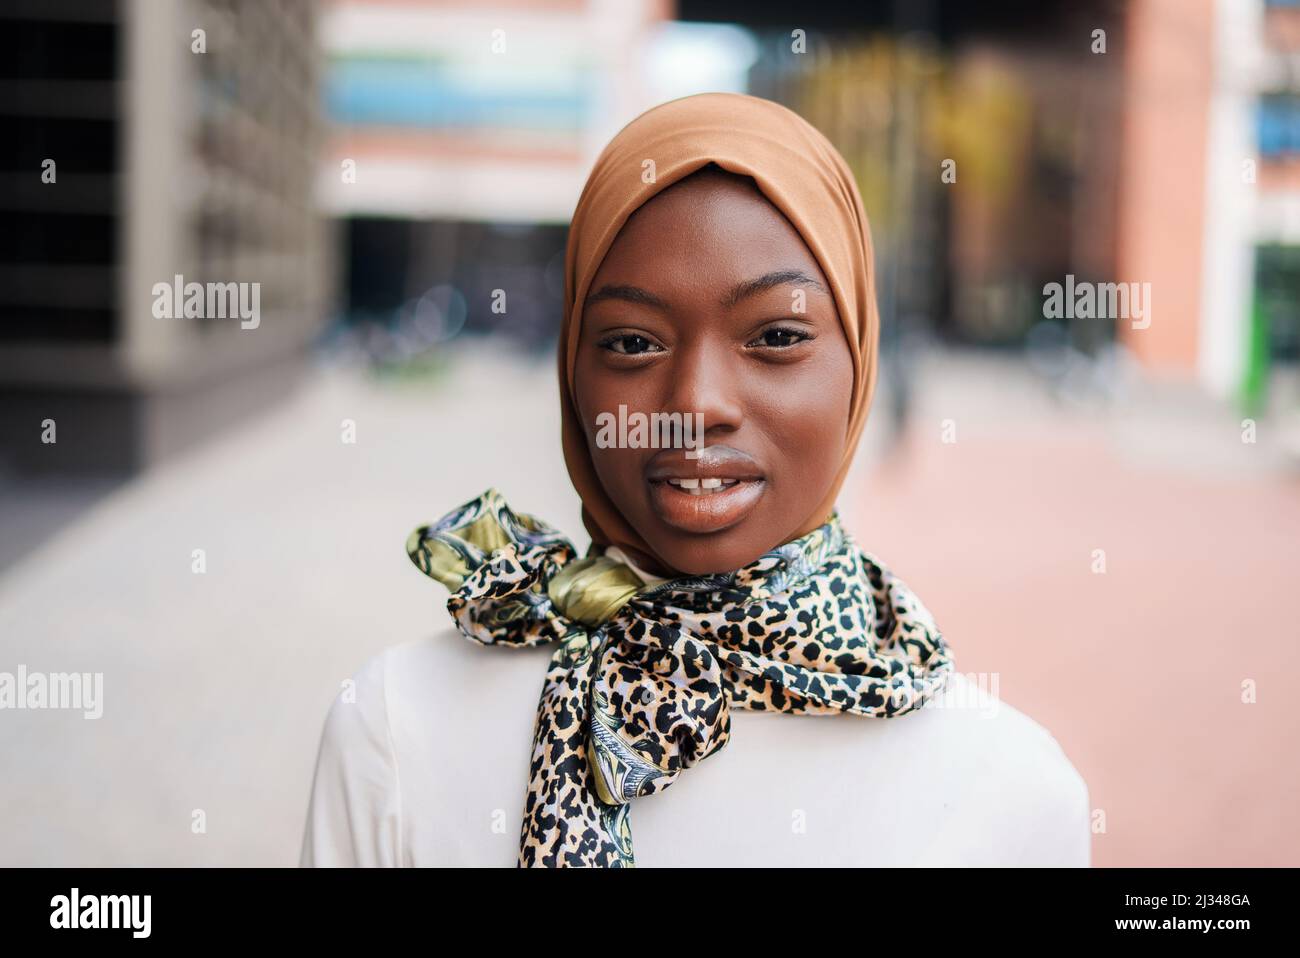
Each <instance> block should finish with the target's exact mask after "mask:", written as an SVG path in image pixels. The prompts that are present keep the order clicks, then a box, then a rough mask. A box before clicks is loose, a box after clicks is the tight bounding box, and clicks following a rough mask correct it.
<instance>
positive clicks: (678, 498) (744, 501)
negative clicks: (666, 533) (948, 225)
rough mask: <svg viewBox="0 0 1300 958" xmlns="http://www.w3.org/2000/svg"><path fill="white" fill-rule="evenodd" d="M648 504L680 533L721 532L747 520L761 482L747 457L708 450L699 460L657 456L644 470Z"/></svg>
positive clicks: (760, 494)
mask: <svg viewBox="0 0 1300 958" xmlns="http://www.w3.org/2000/svg"><path fill="white" fill-rule="evenodd" d="M646 483H647V486H648V488H649V495H650V504H651V506H652V508H653V509H654V512H655V514H656V515H657V516H658V517H659V518H660V519H661V520H663V522H664V523H666V524H667V525H670V526H672V527H673V528H675V529H680V530H681V531H683V532H691V533H696V534H704V533H710V532H721V531H722V530H724V529H727V528H729V527H731V526H734V525H735V524H736V523H738V522H740V521H741V520H742V519H744V518H745V517H746V516H748V515H749V514H750V513H751V512H752V511H753V510H754V508H755V507H756V506H757V505H758V502H759V500H760V499H762V497H763V493H764V491H765V490H766V488H767V479H766V477H765V476H764V474H763V471H762V469H760V468H759V467H758V464H757V463H755V462H754V460H753V459H752V458H751V457H750V456H749V455H747V454H745V453H743V452H740V451H739V450H736V449H732V448H731V447H728V446H709V447H707V448H706V449H705V451H704V453H703V455H701V457H700V458H699V459H686V458H685V457H683V456H682V455H681V454H680V452H678V453H676V454H674V453H672V452H668V451H667V450H665V452H663V453H660V454H659V455H657V456H655V457H654V458H653V459H652V460H651V461H650V464H649V468H647V470H646Z"/></svg>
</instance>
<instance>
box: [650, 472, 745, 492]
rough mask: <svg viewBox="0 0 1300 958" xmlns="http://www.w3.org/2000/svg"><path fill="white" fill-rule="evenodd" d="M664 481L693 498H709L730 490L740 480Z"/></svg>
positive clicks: (707, 478) (715, 478)
mask: <svg viewBox="0 0 1300 958" xmlns="http://www.w3.org/2000/svg"><path fill="white" fill-rule="evenodd" d="M664 481H665V482H667V483H668V484H669V485H670V486H676V487H677V488H678V489H681V490H682V491H684V492H689V493H690V494H691V495H693V496H710V495H713V494H714V493H717V492H721V491H722V490H724V489H730V488H731V487H732V486H734V485H735V484H736V483H738V482H740V481H741V480H740V479H722V478H719V477H717V476H705V477H704V478H703V479H665V480H664Z"/></svg>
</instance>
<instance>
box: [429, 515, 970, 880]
mask: <svg viewBox="0 0 1300 958" xmlns="http://www.w3.org/2000/svg"><path fill="white" fill-rule="evenodd" d="M596 548H598V547H595V546H593V550H594V549H596ZM406 549H407V553H408V555H409V556H410V557H411V560H412V561H413V562H414V563H415V564H416V566H417V567H418V568H419V569H420V571H421V572H423V573H425V574H426V575H428V576H430V577H432V578H434V579H437V580H438V581H439V582H441V583H443V584H444V585H445V586H447V588H448V589H449V590H451V597H450V598H449V599H448V600H447V610H448V611H449V612H450V613H451V616H452V618H453V619H454V620H455V622H456V625H457V627H458V628H459V629H460V631H461V632H462V633H463V634H464V635H465V636H466V637H467V638H469V639H471V640H472V641H475V642H480V643H482V644H484V645H500V646H539V645H554V646H555V652H554V654H553V655H552V656H551V660H550V665H549V667H548V669H547V672H546V678H545V682H544V684H543V687H542V695H541V700H540V701H539V703H538V708H537V722H536V727H535V730H534V736H533V749H532V760H531V765H530V768H529V777H528V794H527V800H526V804H525V808H524V821H523V830H522V834H521V836H520V848H519V860H518V864H519V865H520V866H521V867H522V866H547V867H556V866H631V865H633V864H634V858H633V854H632V833H631V827H630V823H629V820H628V812H629V809H630V804H629V803H630V802H631V801H632V800H633V799H635V798H643V797H645V796H647V795H653V794H655V793H656V792H660V791H662V790H663V789H665V788H667V787H668V786H669V785H671V784H672V783H673V782H674V781H675V780H676V778H677V776H678V775H680V774H681V773H682V772H684V771H685V770H686V769H689V768H691V767H692V766H694V765H695V764H697V763H698V762H701V761H703V760H704V759H706V758H708V757H709V756H710V755H713V754H715V753H716V752H717V751H718V750H719V749H721V748H722V747H723V746H724V745H726V744H727V741H728V739H729V738H730V735H731V709H733V708H740V709H750V710H754V711H773V712H786V713H808V714H827V713H846V714H850V715H857V716H874V717H881V718H890V717H893V716H897V715H902V714H904V713H906V712H909V711H912V710H914V709H917V708H920V707H922V706H923V705H925V704H926V703H927V702H928V701H930V700H932V699H933V698H934V697H935V696H936V695H937V694H938V693H939V692H940V691H942V689H943V687H944V686H945V684H946V682H947V679H948V676H949V675H950V674H951V671H952V661H951V658H950V657H949V654H948V649H947V647H946V645H945V643H944V641H943V637H942V636H941V634H940V632H939V630H938V628H937V627H936V626H935V623H934V619H933V618H932V617H931V615H930V613H929V611H928V610H927V609H926V608H925V607H924V606H923V605H922V604H921V602H920V601H919V600H918V599H917V598H916V596H915V595H914V594H913V593H912V592H911V590H909V589H908V588H907V586H906V585H905V584H904V583H903V582H902V581H901V580H900V579H898V578H897V577H896V576H895V575H893V574H892V573H891V572H889V571H888V570H887V569H886V568H885V567H884V566H882V565H881V564H880V563H879V562H877V561H876V559H875V558H873V557H872V556H871V555H869V554H867V553H865V552H863V551H862V550H861V549H860V548H859V547H858V546H857V544H856V543H855V542H854V540H853V538H852V537H851V536H850V535H849V534H848V532H846V531H845V529H844V528H843V527H842V525H841V521H840V516H839V513H838V511H835V512H833V513H832V515H831V517H830V519H829V521H828V522H826V523H825V524H823V525H822V526H820V527H819V528H817V529H814V530H813V531H812V532H810V533H807V534H806V535H804V536H802V537H800V538H798V539H795V540H793V541H790V542H787V543H785V544H784V545H781V546H778V547H776V548H774V549H772V550H770V551H769V552H767V553H765V554H764V555H762V556H761V557H759V558H758V559H757V560H755V561H754V562H752V563H750V564H749V565H746V566H744V567H743V568H741V569H738V570H736V571H735V572H728V573H724V574H719V575H712V576H694V577H692V576H684V577H679V578H674V579H669V580H667V581H665V582H662V583H659V584H657V585H645V584H643V582H642V580H641V579H640V578H639V577H638V576H637V575H636V573H635V572H634V571H633V570H632V569H631V568H630V567H629V566H627V565H625V564H623V563H621V562H618V561H616V560H614V559H613V558H610V557H608V556H606V555H604V554H589V555H588V556H587V557H585V558H578V556H577V552H576V550H575V549H574V546H573V544H572V543H571V542H570V541H569V540H568V539H567V538H565V536H564V535H562V534H561V533H559V532H557V531H556V530H555V529H553V528H551V527H550V526H549V525H547V524H546V523H544V522H542V521H540V520H539V519H536V518H534V517H532V516H529V515H525V514H516V513H515V512H513V511H511V509H510V508H509V507H508V506H507V505H506V502H505V500H504V499H503V498H502V497H501V495H500V493H498V492H497V491H496V490H495V489H489V490H487V491H486V492H485V493H484V494H483V495H481V496H479V497H478V498H476V499H474V500H472V501H470V502H468V503H466V504H465V505H463V506H461V507H460V508H458V509H455V510H453V511H452V512H450V513H448V514H447V515H446V516H444V517H443V518H442V519H440V520H439V521H438V522H436V523H434V524H432V525H428V526H422V527H420V528H419V529H416V530H415V531H414V532H413V533H412V534H411V536H410V537H409V538H408V540H407V544H406Z"/></svg>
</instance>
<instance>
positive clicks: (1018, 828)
mask: <svg viewBox="0 0 1300 958" xmlns="http://www.w3.org/2000/svg"><path fill="white" fill-rule="evenodd" d="M925 711H927V712H933V713H934V719H933V721H934V723H935V727H936V728H937V729H939V730H941V731H942V732H943V738H944V739H945V743H946V752H947V755H948V758H949V760H950V761H951V762H952V763H953V765H952V768H953V771H954V773H955V774H956V775H958V776H959V777H965V778H967V780H968V781H970V782H971V783H972V790H973V791H974V792H975V793H977V794H981V795H983V796H985V797H987V798H989V799H991V800H994V801H996V802H997V804H998V805H999V807H1000V808H1001V810H1002V811H1004V812H1005V815H1003V816H1002V817H1003V818H1004V819H1005V820H1006V821H1007V822H1009V823H1012V824H1013V828H1014V836H1013V839H1011V840H1014V841H1015V842H1016V843H1018V844H1019V845H1020V846H1021V848H1022V849H1023V856H1028V857H1029V858H1031V859H1033V858H1035V857H1038V856H1041V857H1043V858H1044V863H1045V864H1051V863H1056V862H1059V861H1062V860H1065V861H1073V862H1075V863H1077V864H1082V865H1086V864H1088V863H1089V860H1090V851H1089V848H1090V841H1091V817H1092V812H1091V808H1090V799H1089V794H1088V784H1087V782H1086V781H1085V779H1084V777H1083V775H1082V774H1080V772H1079V770H1078V769H1077V768H1076V767H1075V765H1074V763H1073V762H1072V761H1071V760H1070V758H1069V756H1068V755H1067V754H1066V752H1065V750H1064V748H1062V746H1061V744H1060V742H1059V741H1058V740H1057V738H1056V736H1055V735H1053V734H1052V733H1051V732H1050V731H1049V730H1048V729H1047V728H1045V727H1044V726H1043V725H1041V724H1039V722H1037V721H1036V720H1035V719H1033V718H1031V717H1030V716H1029V715H1027V714H1025V713H1024V712H1022V711H1020V710H1019V709H1017V708H1015V707H1013V706H1011V705H1009V704H1008V703H1007V702H1006V701H1004V700H1003V699H1002V698H1001V696H1000V695H999V693H998V689H997V684H996V676H988V675H984V674H974V675H966V674H962V673H955V674H954V676H953V680H952V681H951V682H950V683H949V688H948V690H947V692H946V693H945V695H943V696H941V697H940V699H938V700H937V701H936V702H935V703H933V704H932V705H931V706H928V707H927V708H926V710H925ZM1023 856H1022V857H1023Z"/></svg>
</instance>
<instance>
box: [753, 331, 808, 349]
mask: <svg viewBox="0 0 1300 958" xmlns="http://www.w3.org/2000/svg"><path fill="white" fill-rule="evenodd" d="M808 338H809V336H808V334H807V333H804V332H800V331H799V330H797V329H781V328H779V327H778V328H776V329H767V330H764V331H763V333H762V335H760V336H759V337H758V339H756V340H754V341H753V342H752V343H750V345H751V346H770V347H772V348H774V349H785V348H786V347H788V346H794V345H796V344H797V343H801V342H803V341H804V340H805V339H808Z"/></svg>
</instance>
